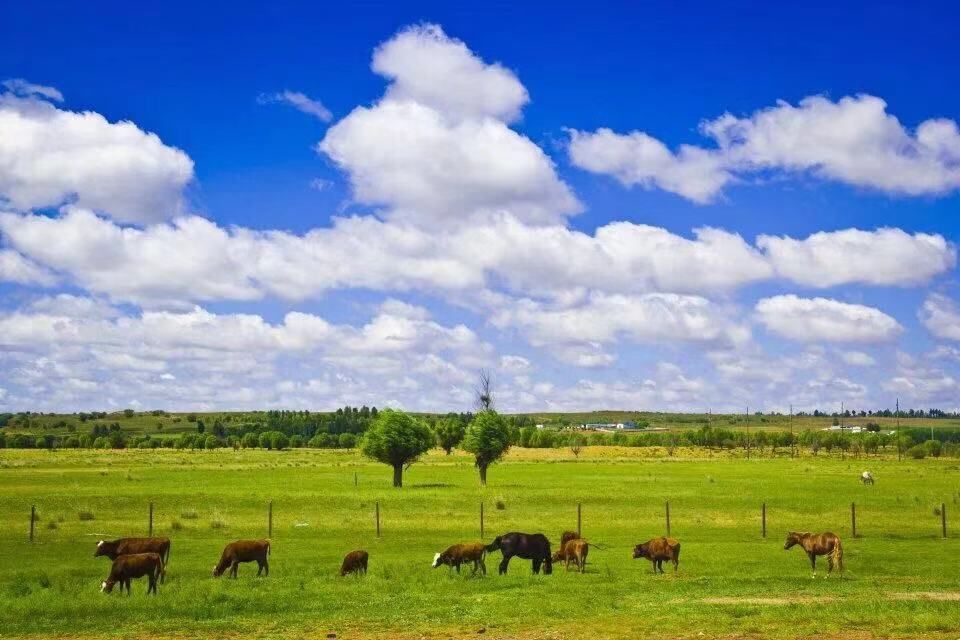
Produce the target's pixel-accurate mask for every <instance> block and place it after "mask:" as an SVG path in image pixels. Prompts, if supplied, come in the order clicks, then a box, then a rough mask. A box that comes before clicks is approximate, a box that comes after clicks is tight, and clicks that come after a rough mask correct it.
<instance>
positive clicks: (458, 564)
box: [453, 560, 460, 575]
mask: <svg viewBox="0 0 960 640" xmlns="http://www.w3.org/2000/svg"><path fill="white" fill-rule="evenodd" d="M453 566H455V567H456V568H457V575H459V574H460V561H459V560H457V561H456V562H455V563H454V564H453Z"/></svg>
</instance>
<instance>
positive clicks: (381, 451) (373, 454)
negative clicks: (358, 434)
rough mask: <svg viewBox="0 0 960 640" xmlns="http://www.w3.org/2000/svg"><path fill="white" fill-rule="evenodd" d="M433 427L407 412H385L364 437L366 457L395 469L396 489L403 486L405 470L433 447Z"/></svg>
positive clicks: (364, 453) (363, 445)
mask: <svg viewBox="0 0 960 640" xmlns="http://www.w3.org/2000/svg"><path fill="white" fill-rule="evenodd" d="M433 443H434V435H433V432H432V431H430V427H428V426H427V425H426V424H424V423H423V422H422V421H420V420H418V419H417V418H414V417H413V416H411V415H409V414H407V413H404V412H403V411H395V410H392V409H385V410H383V411H381V412H380V413H379V414H378V415H377V417H376V419H375V420H374V421H373V424H372V425H371V426H370V429H369V430H368V431H367V433H366V434H364V436H363V441H362V442H361V443H360V449H361V451H362V452H363V455H365V456H367V457H368V458H371V459H373V460H376V461H377V462H382V463H383V464H388V465H390V466H392V467H393V486H395V487H402V486H403V470H404V469H405V468H409V467H410V465H412V464H413V463H414V462H416V461H417V459H418V458H419V457H420V456H421V455H423V454H424V453H426V452H427V451H429V450H430V447H432V446H433Z"/></svg>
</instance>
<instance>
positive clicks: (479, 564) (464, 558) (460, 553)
mask: <svg viewBox="0 0 960 640" xmlns="http://www.w3.org/2000/svg"><path fill="white" fill-rule="evenodd" d="M486 554H487V547H486V545H484V544H483V543H482V542H467V543H464V544H455V545H453V546H452V547H449V548H448V549H447V550H446V551H444V552H443V553H438V554H436V555H435V556H433V568H434V569H436V568H437V567H439V566H440V565H442V564H445V565H447V566H449V567H456V569H457V573H460V565H461V564H465V563H467V562H472V563H473V573H476V572H477V569H480V570H481V571H483V575H487V565H486V564H485V563H484V561H483V560H484V556H486Z"/></svg>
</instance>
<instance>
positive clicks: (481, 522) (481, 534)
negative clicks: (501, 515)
mask: <svg viewBox="0 0 960 640" xmlns="http://www.w3.org/2000/svg"><path fill="white" fill-rule="evenodd" d="M480 539H481V540H483V500H481V501H480Z"/></svg>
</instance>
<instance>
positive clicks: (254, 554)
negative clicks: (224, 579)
mask: <svg viewBox="0 0 960 640" xmlns="http://www.w3.org/2000/svg"><path fill="white" fill-rule="evenodd" d="M269 555H270V541H269V540H237V541H236V542H231V543H230V544H228V545H227V546H226V547H224V549H223V553H222V554H220V562H218V563H217V564H216V566H214V567H213V577H214V578H219V577H220V576H221V575H223V572H224V571H226V570H227V567H230V576H231V577H233V578H236V577H237V568H238V567H239V566H240V563H241V562H256V563H257V566H258V569H257V576H258V577H259V576H260V575H261V574H263V575H267V576H268V575H270V563H269V562H267V556H269Z"/></svg>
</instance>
